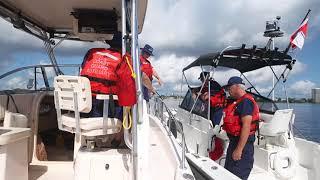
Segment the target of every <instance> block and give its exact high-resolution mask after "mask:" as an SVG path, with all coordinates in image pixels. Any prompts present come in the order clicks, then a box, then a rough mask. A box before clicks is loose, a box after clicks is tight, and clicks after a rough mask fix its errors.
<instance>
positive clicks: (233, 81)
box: [223, 76, 244, 87]
mask: <svg viewBox="0 0 320 180" xmlns="http://www.w3.org/2000/svg"><path fill="white" fill-rule="evenodd" d="M234 84H243V85H244V82H243V80H242V78H241V77H239V76H233V77H231V78H230V79H229V80H228V84H227V85H224V86H223V87H230V86H232V85H234Z"/></svg>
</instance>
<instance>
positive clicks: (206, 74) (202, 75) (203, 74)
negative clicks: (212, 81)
mask: <svg viewBox="0 0 320 180" xmlns="http://www.w3.org/2000/svg"><path fill="white" fill-rule="evenodd" d="M208 74H210V72H206V71H204V72H201V73H200V75H199V77H198V79H200V80H201V79H205V78H206V77H207V76H208ZM209 76H210V75H209ZM208 79H209V77H208Z"/></svg>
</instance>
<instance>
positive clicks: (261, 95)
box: [241, 73, 262, 96]
mask: <svg viewBox="0 0 320 180" xmlns="http://www.w3.org/2000/svg"><path fill="white" fill-rule="evenodd" d="M241 75H242V76H243V77H244V78H245V79H246V80H247V81H248V83H249V84H250V85H251V87H253V89H254V90H255V91H256V92H257V93H258V94H259V95H260V96H262V95H261V94H260V93H259V91H258V90H257V89H256V88H255V87H254V86H253V85H252V83H251V82H250V81H249V80H248V78H247V77H246V76H245V75H244V74H243V73H241Z"/></svg>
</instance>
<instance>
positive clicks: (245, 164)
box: [224, 135, 255, 179]
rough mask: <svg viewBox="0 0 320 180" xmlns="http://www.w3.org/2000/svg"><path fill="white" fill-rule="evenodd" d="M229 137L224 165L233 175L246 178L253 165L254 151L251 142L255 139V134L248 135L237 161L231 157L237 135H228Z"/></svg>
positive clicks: (237, 139)
mask: <svg viewBox="0 0 320 180" xmlns="http://www.w3.org/2000/svg"><path fill="white" fill-rule="evenodd" d="M228 137H229V139H230V143H229V147H228V150H227V157H226V163H225V165H224V167H225V168H226V169H227V170H228V171H230V172H232V173H233V174H234V175H236V176H238V177H239V178H241V179H248V177H249V175H250V172H251V170H252V167H253V161H254V160H253V153H254V147H253V143H254V141H255V136H254V135H250V136H249V137H248V141H247V143H246V145H245V146H244V148H243V151H242V156H241V159H240V160H238V161H234V160H233V159H232V153H233V151H234V150H235V149H236V147H237V145H238V141H239V137H235V136H230V135H228Z"/></svg>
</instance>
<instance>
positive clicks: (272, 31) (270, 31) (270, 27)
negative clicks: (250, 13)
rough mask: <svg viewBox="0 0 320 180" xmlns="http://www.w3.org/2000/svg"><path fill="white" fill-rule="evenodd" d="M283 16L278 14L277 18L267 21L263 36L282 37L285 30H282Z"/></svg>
mask: <svg viewBox="0 0 320 180" xmlns="http://www.w3.org/2000/svg"><path fill="white" fill-rule="evenodd" d="M280 19H281V16H277V17H276V20H273V21H267V22H266V30H265V31H264V34H263V36H265V37H270V38H275V37H282V36H283V34H284V33H283V32H282V31H281V30H280V26H279V21H280Z"/></svg>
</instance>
